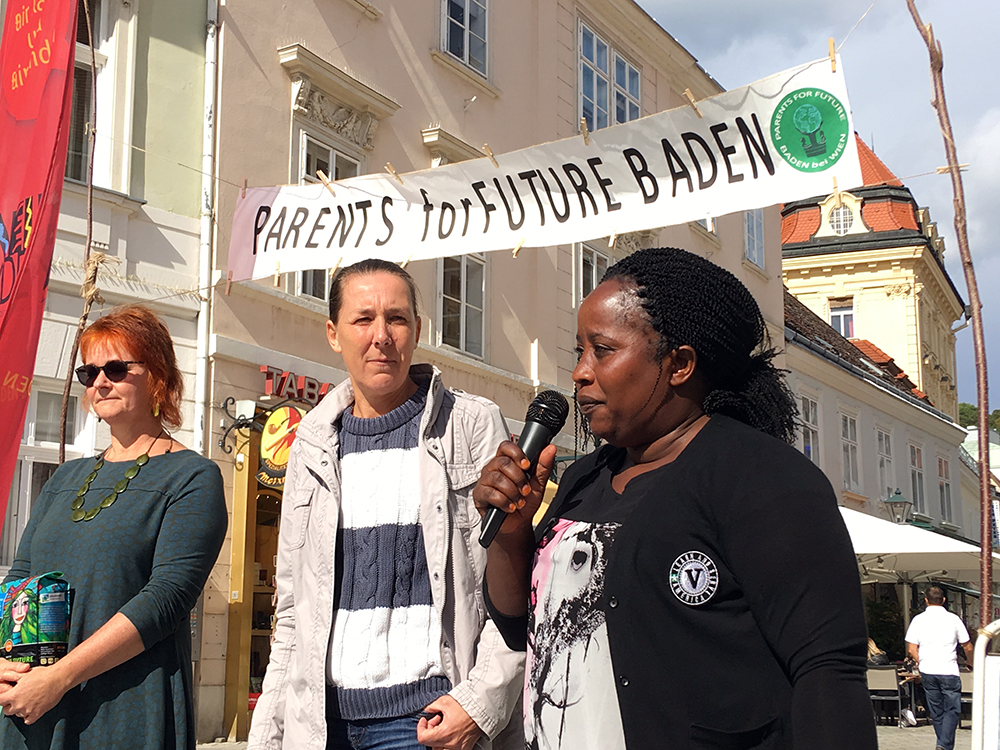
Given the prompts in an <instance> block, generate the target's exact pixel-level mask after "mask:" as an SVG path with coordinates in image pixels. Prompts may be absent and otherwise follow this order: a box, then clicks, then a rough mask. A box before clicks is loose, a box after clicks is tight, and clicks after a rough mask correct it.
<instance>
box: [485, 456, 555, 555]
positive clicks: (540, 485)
mask: <svg viewBox="0 0 1000 750" xmlns="http://www.w3.org/2000/svg"><path fill="white" fill-rule="evenodd" d="M555 457H556V447H555V446H554V445H547V446H546V447H545V449H544V450H543V451H542V453H541V455H540V456H539V458H538V463H537V464H536V466H535V471H534V474H533V475H532V476H530V477H529V476H528V475H527V474H526V473H525V472H526V471H527V469H528V467H529V466H530V462H529V461H528V459H527V458H525V455H524V452H523V451H522V450H521V449H520V448H518V447H517V445H515V444H514V443H512V442H510V441H509V440H508V441H505V442H503V443H501V444H500V447H499V448H497V454H496V456H494V457H493V458H491V459H490V461H489V463H487V464H486V466H484V467H483V471H482V473H481V474H480V476H479V481H478V482H477V483H476V486H475V488H474V489H473V490H472V499H473V500H474V501H475V503H476V508H477V509H478V510H479V512H480V514H483V515H485V513H486V511H487V510H489V509H490V508H491V507H496V508H500V509H501V510H503V511H504V512H505V513H507V514H508V517H507V518H506V519H505V520H504V522H503V525H502V526H501V527H500V531H499V532H497V540H498V541H500V543H501V544H502V541H501V537H504V536H513V535H515V534H518V535H521V536H523V535H524V534H525V532H526V531H527V532H529V533H530V532H531V519H532V518H534V517H535V513H536V512H537V511H538V507H539V505H541V502H542V496H543V495H544V494H545V483H546V482H547V481H548V479H549V475H550V474H551V473H552V467H553V466H554V465H555Z"/></svg>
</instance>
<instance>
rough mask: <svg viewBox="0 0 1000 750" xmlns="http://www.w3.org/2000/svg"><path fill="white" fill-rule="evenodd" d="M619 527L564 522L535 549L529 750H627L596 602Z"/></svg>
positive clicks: (527, 713)
mask: <svg viewBox="0 0 1000 750" xmlns="http://www.w3.org/2000/svg"><path fill="white" fill-rule="evenodd" d="M619 526H620V524H615V523H612V524H590V523H585V522H582V521H570V520H565V519H562V520H559V521H557V522H556V523H555V524H553V525H552V527H551V528H550V529H549V530H548V531H547V532H546V533H545V535H544V536H543V538H542V540H541V542H540V543H539V546H538V550H537V552H536V553H535V564H534V567H533V569H532V577H531V592H530V607H529V612H528V654H527V664H526V670H525V695H524V709H525V717H524V722H525V744H526V747H527V748H529V750H559V749H564V750H578V749H579V748H584V747H600V748H602V750H617V749H618V748H624V737H623V734H622V729H621V716H620V713H619V709H618V696H617V693H616V691H615V683H614V675H613V670H612V666H611V654H610V651H609V648H608V632H607V625H606V622H605V615H604V610H603V609H602V601H601V600H602V597H603V594H604V575H605V570H606V567H607V555H608V552H609V550H610V548H611V545H612V543H613V541H614V535H615V531H616V530H617V529H618V527H619Z"/></svg>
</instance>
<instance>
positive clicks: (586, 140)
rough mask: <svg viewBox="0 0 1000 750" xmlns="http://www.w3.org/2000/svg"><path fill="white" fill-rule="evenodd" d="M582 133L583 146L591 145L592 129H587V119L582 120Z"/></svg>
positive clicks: (582, 118)
mask: <svg viewBox="0 0 1000 750" xmlns="http://www.w3.org/2000/svg"><path fill="white" fill-rule="evenodd" d="M580 133H581V134H582V135H583V145H584V146H589V145H590V128H588V127H587V118H586V117H581V118H580Z"/></svg>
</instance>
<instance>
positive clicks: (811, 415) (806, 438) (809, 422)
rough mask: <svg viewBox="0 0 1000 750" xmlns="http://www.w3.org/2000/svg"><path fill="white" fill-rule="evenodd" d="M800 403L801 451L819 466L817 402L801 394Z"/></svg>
mask: <svg viewBox="0 0 1000 750" xmlns="http://www.w3.org/2000/svg"><path fill="white" fill-rule="evenodd" d="M800 403H801V407H800V415H799V417H800V419H801V420H802V452H803V453H805V454H806V458H808V459H809V460H810V461H812V462H813V463H814V464H816V465H817V466H819V404H818V403H817V402H816V401H815V400H814V399H811V398H809V396H801V397H800Z"/></svg>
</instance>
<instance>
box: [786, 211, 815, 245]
mask: <svg viewBox="0 0 1000 750" xmlns="http://www.w3.org/2000/svg"><path fill="white" fill-rule="evenodd" d="M819 223H820V213H819V207H818V206H815V207H812V208H804V209H799V210H798V211H795V212H794V213H791V214H789V215H788V216H785V217H783V218H782V220H781V244H782V245H785V244H787V243H789V242H807V241H808V240H809V238H810V237H812V236H813V235H814V234H816V230H817V229H819Z"/></svg>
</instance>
